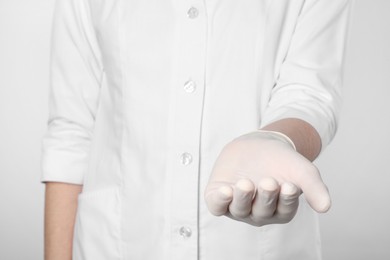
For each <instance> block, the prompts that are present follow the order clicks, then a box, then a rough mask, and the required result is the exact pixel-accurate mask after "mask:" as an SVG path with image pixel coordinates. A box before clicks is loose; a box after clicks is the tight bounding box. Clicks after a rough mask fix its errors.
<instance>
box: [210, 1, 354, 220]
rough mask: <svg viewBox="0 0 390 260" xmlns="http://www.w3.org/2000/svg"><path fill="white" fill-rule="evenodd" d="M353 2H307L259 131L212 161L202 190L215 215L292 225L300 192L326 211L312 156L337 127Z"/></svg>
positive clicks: (326, 202)
mask: <svg viewBox="0 0 390 260" xmlns="http://www.w3.org/2000/svg"><path fill="white" fill-rule="evenodd" d="M351 2H352V1H349V0H332V1H325V0H310V1H306V2H305V4H304V7H303V9H302V11H301V13H300V17H299V19H298V22H297V26H296V28H295V31H294V35H293V36H292V39H291V42H290V46H289V51H288V53H287V55H286V57H285V59H284V61H283V64H282V66H281V68H280V72H279V77H278V79H277V82H276V84H275V86H274V87H273V89H272V93H271V98H270V100H269V103H268V105H267V107H266V109H265V111H264V112H263V113H262V118H261V119H262V125H261V130H260V131H254V132H251V133H248V134H245V135H242V136H239V137H238V138H236V139H234V140H232V141H231V142H230V143H228V144H227V145H226V146H225V147H224V148H223V149H222V151H221V153H220V155H219V157H218V158H217V160H216V162H215V164H214V168H213V170H212V173H211V175H210V180H209V183H208V185H207V187H206V190H205V199H206V204H207V206H208V208H209V210H210V212H211V213H212V214H214V215H217V216H219V215H226V216H228V217H230V218H232V219H235V220H238V221H243V222H246V223H248V224H251V225H254V226H262V225H267V224H275V223H287V222H289V221H290V220H291V219H293V217H294V216H295V213H296V211H297V209H298V203H299V200H298V198H299V196H300V194H301V193H303V194H304V195H305V198H306V200H307V202H308V203H309V205H310V206H311V207H312V208H313V209H314V210H316V211H317V212H326V211H327V210H328V209H329V207H330V204H331V202H330V196H329V193H328V190H327V187H326V186H325V184H324V183H323V181H322V179H321V176H320V173H319V171H318V169H317V168H316V167H315V165H314V164H312V162H311V161H313V160H314V159H315V158H316V157H317V156H318V154H319V153H320V150H321V149H323V148H324V147H325V146H326V145H327V144H328V143H329V142H330V140H331V139H332V138H333V135H334V134H335V131H336V127H337V119H338V113H339V109H340V103H341V97H340V96H341V94H340V93H341V89H340V84H341V72H342V64H343V59H344V49H345V42H346V36H347V33H346V32H347V25H348V18H349V10H350V6H351Z"/></svg>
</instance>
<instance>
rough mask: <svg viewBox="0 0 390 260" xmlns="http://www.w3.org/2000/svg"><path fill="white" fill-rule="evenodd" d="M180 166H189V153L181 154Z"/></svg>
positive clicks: (190, 156)
mask: <svg viewBox="0 0 390 260" xmlns="http://www.w3.org/2000/svg"><path fill="white" fill-rule="evenodd" d="M180 161H181V164H183V165H189V164H190V163H192V155H191V154H189V153H183V154H182V155H181V157H180Z"/></svg>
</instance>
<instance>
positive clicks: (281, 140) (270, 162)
mask: <svg viewBox="0 0 390 260" xmlns="http://www.w3.org/2000/svg"><path fill="white" fill-rule="evenodd" d="M302 192H303V194H304V195H305V198H306V200H307V202H308V203H309V205H310V206H311V207H312V208H313V209H314V210H316V211H317V212H326V211H327V210H328V209H329V207H330V204H331V201H330V196H329V193H328V189H327V187H326V186H325V184H324V183H323V181H322V179H321V176H320V174H319V171H318V169H317V168H316V167H315V165H314V164H313V163H311V162H310V161H309V160H308V159H306V158H305V157H303V156H302V155H301V154H299V153H298V152H296V150H295V146H294V144H293V142H292V141H291V140H290V139H289V138H288V137H287V136H285V135H283V134H281V133H278V132H272V131H262V130H259V131H255V132H252V133H249V134H246V135H243V136H240V137H238V138H236V139H234V140H233V141H231V142H230V143H228V144H227V145H226V146H225V147H224V148H223V149H222V151H221V153H220V155H219V156H218V158H217V160H216V162H215V164H214V168H213V170H212V173H211V176H210V179H209V182H208V185H207V187H206V190H205V199H206V204H207V207H208V208H209V211H210V212H211V213H212V214H214V215H216V216H221V215H226V216H228V217H230V218H232V219H235V220H238V221H243V222H246V223H248V224H251V225H254V226H263V225H267V224H276V223H287V222H289V221H290V220H292V219H293V218H294V216H295V213H296V211H297V209H298V204H299V196H300V195H301V193H302Z"/></svg>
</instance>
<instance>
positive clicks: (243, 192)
mask: <svg viewBox="0 0 390 260" xmlns="http://www.w3.org/2000/svg"><path fill="white" fill-rule="evenodd" d="M254 194H255V186H254V185H253V183H252V182H251V181H250V180H248V179H241V180H239V181H238V182H237V183H236V185H235V186H234V190H233V200H232V202H231V203H230V205H229V212H230V214H232V216H233V217H235V218H245V217H247V216H248V215H249V213H250V212H251V210H252V200H253V196H254Z"/></svg>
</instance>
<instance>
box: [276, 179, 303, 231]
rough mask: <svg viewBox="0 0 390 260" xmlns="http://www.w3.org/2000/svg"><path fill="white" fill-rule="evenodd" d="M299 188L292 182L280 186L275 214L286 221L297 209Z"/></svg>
mask: <svg viewBox="0 0 390 260" xmlns="http://www.w3.org/2000/svg"><path fill="white" fill-rule="evenodd" d="M300 194H301V191H300V189H299V188H298V187H297V186H295V185H294V184H292V183H283V184H282V185H281V188H280V193H279V200H278V206H277V208H276V213H275V216H276V218H277V219H279V220H280V221H281V223H286V222H289V221H290V220H292V219H293V218H294V216H295V214H296V212H297V210H298V205H299V195H300Z"/></svg>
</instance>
